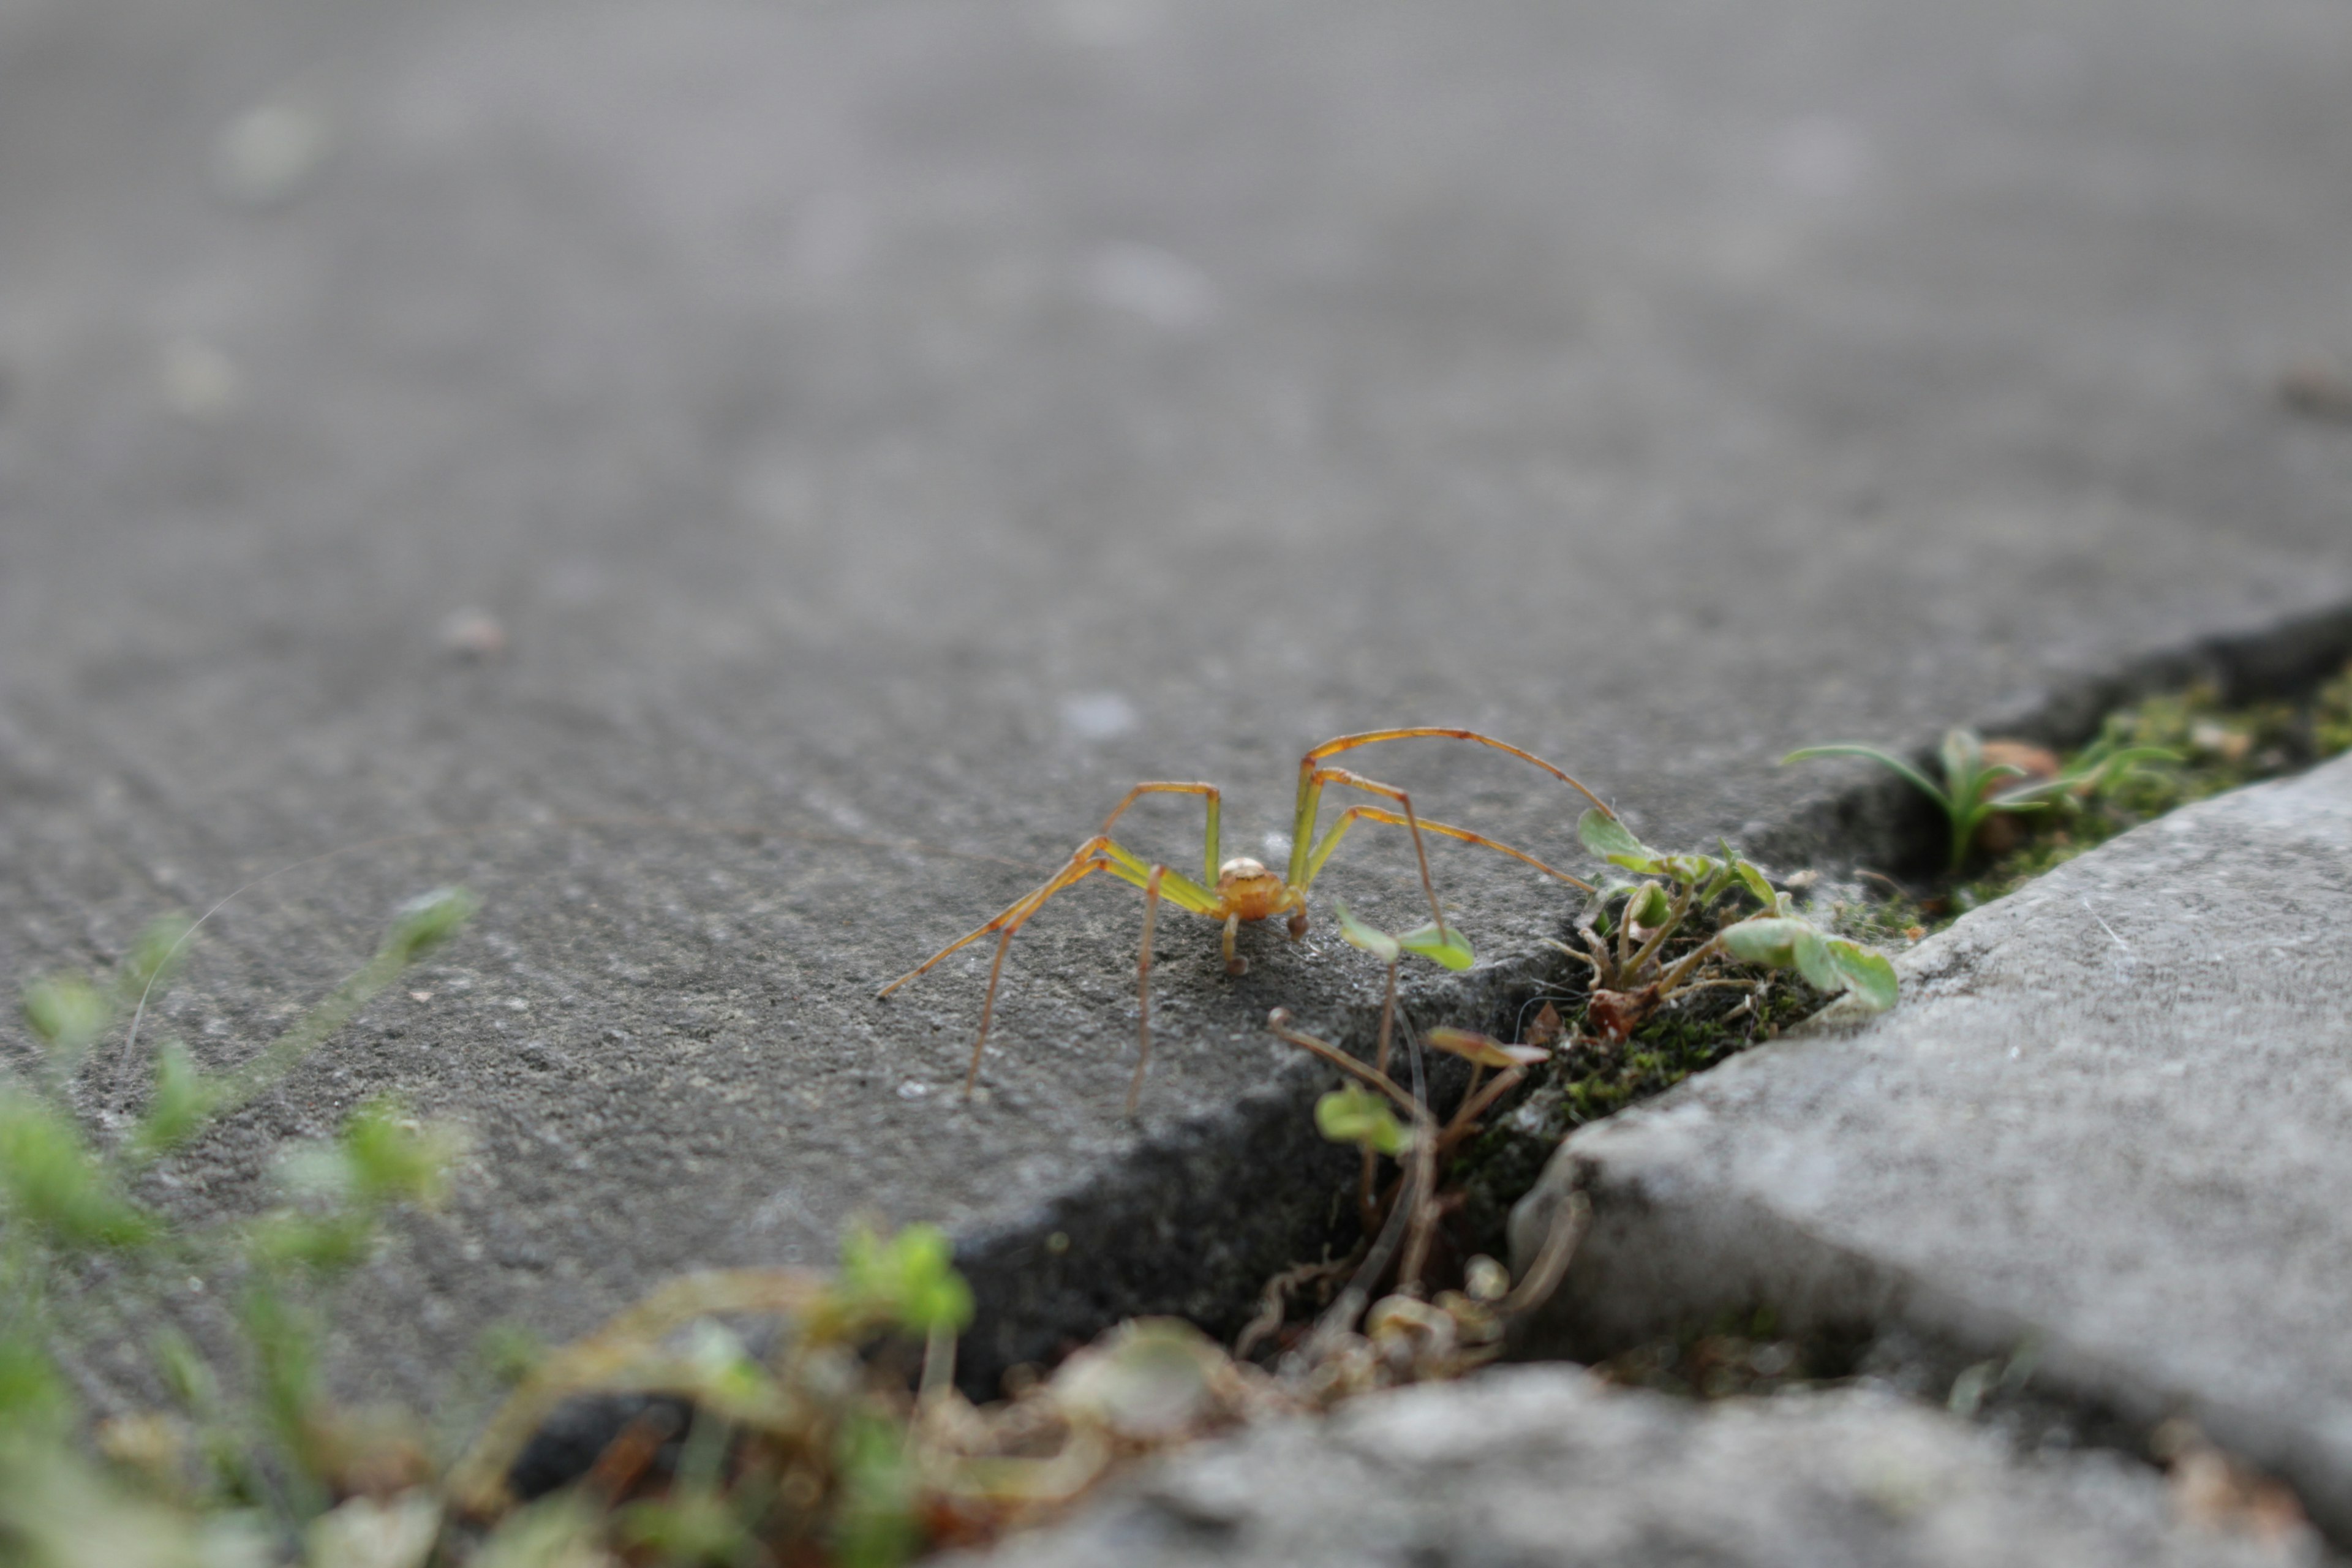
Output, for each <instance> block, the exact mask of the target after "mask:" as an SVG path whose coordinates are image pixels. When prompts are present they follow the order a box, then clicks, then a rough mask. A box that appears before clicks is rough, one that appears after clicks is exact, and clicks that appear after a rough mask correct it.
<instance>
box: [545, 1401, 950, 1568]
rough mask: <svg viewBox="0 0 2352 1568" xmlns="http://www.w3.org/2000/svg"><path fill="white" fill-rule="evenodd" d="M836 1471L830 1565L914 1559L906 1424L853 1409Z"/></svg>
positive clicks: (918, 1524) (912, 1473) (915, 1481)
mask: <svg viewBox="0 0 2352 1568" xmlns="http://www.w3.org/2000/svg"><path fill="white" fill-rule="evenodd" d="M833 1467H834V1474H835V1478H836V1480H835V1501H834V1505H833V1513H832V1521H831V1534H832V1540H831V1542H828V1544H829V1545H830V1547H831V1548H832V1555H831V1559H830V1560H831V1561H832V1562H834V1563H837V1564H839V1568H898V1564H900V1563H905V1562H908V1560H910V1559H911V1558H913V1556H914V1555H915V1553H916V1552H919V1551H920V1550H921V1549H922V1546H923V1539H924V1531H923V1524H922V1520H921V1517H920V1515H919V1512H918V1510H917V1501H918V1499H919V1493H920V1489H921V1484H922V1478H921V1476H920V1474H919V1472H918V1471H917V1469H916V1468H915V1459H914V1458H913V1456H912V1455H910V1454H909V1453H908V1443H907V1434H906V1429H905V1426H904V1424H903V1423H902V1422H900V1421H897V1420H893V1419H890V1418H888V1417H886V1416H883V1415H877V1414H875V1413H873V1412H871V1411H866V1410H854V1411H853V1412H852V1413H851V1415H850V1416H849V1418H848V1419H847V1420H845V1422H843V1423H842V1426H841V1427H840V1430H839V1432H838V1433H837V1434H836V1436H835V1439H834V1452H833ZM589 1539H591V1540H592V1541H593V1536H592V1537H590V1538H589ZM583 1560H584V1559H583ZM519 1561H520V1560H519ZM500 1568H504V1565H503V1564H501V1565H500Z"/></svg>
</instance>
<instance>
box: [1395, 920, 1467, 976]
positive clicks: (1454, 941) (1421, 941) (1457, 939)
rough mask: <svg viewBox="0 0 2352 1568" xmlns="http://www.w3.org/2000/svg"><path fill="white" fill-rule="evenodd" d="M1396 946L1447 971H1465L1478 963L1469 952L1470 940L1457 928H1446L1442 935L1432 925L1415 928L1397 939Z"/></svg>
mask: <svg viewBox="0 0 2352 1568" xmlns="http://www.w3.org/2000/svg"><path fill="white" fill-rule="evenodd" d="M1396 944H1397V945H1398V946H1399V947H1401V948H1402V949H1404V950H1405V951H1406V952H1411V953H1418V954H1419V955H1420V956H1422V957H1423V958H1425V959H1428V960H1429V961H1430V962H1431V963H1439V964H1443V965H1444V966H1445V967H1446V968H1448V969H1467V968H1469V967H1470V966H1471V965H1472V964H1474V963H1477V962H1478V955H1477V954H1475V953H1474V952H1471V951H1470V939H1469V938H1468V937H1465V936H1464V935H1463V934H1462V931H1461V928H1460V927H1458V926H1447V927H1446V928H1445V930H1444V931H1443V932H1442V933H1441V932H1440V931H1438V929H1437V928H1436V927H1435V926H1433V925H1432V926H1416V927H1414V928H1413V929H1412V930H1411V931H1407V932H1405V933H1404V934H1403V935H1402V936H1401V937H1398V938H1397V939H1396Z"/></svg>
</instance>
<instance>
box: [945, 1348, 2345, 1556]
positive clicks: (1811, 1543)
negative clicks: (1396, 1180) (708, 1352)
mask: <svg viewBox="0 0 2352 1568" xmlns="http://www.w3.org/2000/svg"><path fill="white" fill-rule="evenodd" d="M2315 1547H2316V1542H2315V1541H2313V1540H2312V1539H2311V1538H2309V1536H2308V1535H2307V1533H2306V1534H2305V1535H2304V1536H2303V1537H2301V1538H2300V1539H2294V1538H2288V1539H2283V1540H2272V1541H2257V1540H2253V1539H2250V1538H2248V1537H2245V1536H2242V1535H2225V1534H2222V1533H2220V1532H2218V1531H2214V1530H2210V1529H2207V1528H2204V1527H2201V1526H2197V1525H2188V1524H2177V1523H2175V1522H2174V1521H2173V1520H2172V1519H2171V1517H2170V1510H2169V1509H2168V1506H2167V1500H2166V1497H2165V1494H2164V1486H2163V1482H2162V1480H2161V1479H2160V1478H2159V1477H2158V1475H2157V1473H2156V1472H2155V1471H2154V1470H2153V1469H2150V1468H2144V1467H2140V1466H2137V1465H2134V1464H2132V1463H2130V1462H2129V1461H2126V1460H2124V1459H2121V1458H2117V1457H2116V1456H2114V1455H2111V1454H2085V1455H2082V1456H2071V1455H2057V1456H2047V1457H2044V1458H2041V1459H2039V1460H2037V1461H2035V1462H2032V1463H2031V1464H2027V1463H2021V1462H2019V1461H2018V1460H2016V1459H2014V1458H2011V1456H2010V1455H2009V1454H2008V1453H2007V1452H2006V1451H2005V1450H2004V1449H2003V1447H2002V1446H2001V1444H2000V1441H1999V1440H1998V1439H1997V1438H1995V1437H1994V1436H1992V1435H1991V1434H1990V1433H1988V1432H1986V1431H1983V1430H1982V1429H1972V1428H1970V1427H1969V1426H1966V1425H1964V1424H1962V1423H1960V1422H1958V1421H1956V1420H1954V1419H1952V1418H1951V1417H1949V1416H1947V1415H1943V1414H1942V1413H1940V1412H1938V1411H1933V1410H1927V1409H1923V1408H1920V1407H1918V1406H1916V1405H1906V1404H1904V1403H1901V1402H1899V1401H1897V1400H1895V1399H1893V1398H1891V1397H1888V1396H1886V1395H1885V1394H1874V1393H1871V1392H1867V1391H1862V1390H1847V1391H1842V1392H1839V1393H1834V1394H1784V1395H1780V1396H1779V1397H1776V1398H1771V1399H1765V1400H1733V1401H1729V1402H1727V1403H1725V1404H1721V1405H1692V1404H1689V1403H1687V1402H1685V1401H1680V1400H1675V1399H1671V1398H1668V1397H1666V1396H1664V1395H1663V1394H1649V1393H1641V1392H1632V1391H1628V1390H1623V1389H1611V1388H1607V1387H1605V1386H1603V1385H1602V1384H1600V1383H1598V1382H1597V1381H1596V1380H1594V1379H1592V1378H1591V1377H1590V1376H1589V1375H1587V1374H1586V1373H1581V1372H1579V1371H1575V1370H1573V1369H1570V1368H1566V1367H1542V1368H1537V1367H1510V1368H1503V1369H1498V1370H1494V1371H1489V1372H1487V1373H1482V1374H1480V1375H1479V1376H1477V1377H1475V1378H1473V1379H1472V1380H1470V1381H1469V1382H1468V1383H1466V1384H1456V1385H1451V1386H1430V1387H1423V1388H1415V1389H1410V1390H1405V1391H1402V1392H1400V1393H1394V1394H1375V1395H1372V1396H1370V1397H1368V1398H1365V1399H1362V1400H1360V1401H1358V1402H1356V1403H1355V1404H1353V1405H1349V1406H1347V1407H1345V1408H1344V1409H1342V1410H1341V1411H1340V1412H1339V1414H1338V1415H1334V1416H1333V1417H1331V1418H1330V1419H1329V1420H1328V1421H1326V1422H1320V1423H1316V1422H1292V1423H1285V1424H1281V1425H1276V1426H1270V1427H1266V1428H1263V1429H1260V1430H1256V1431H1253V1432H1251V1433H1249V1434H1247V1435H1245V1436H1242V1437H1239V1438H1236V1439H1234V1440H1231V1441H1227V1442H1221V1443H1216V1444H1213V1445H1209V1446H1206V1447H1202V1448H1199V1449H1195V1450H1192V1451H1189V1452H1186V1453H1183V1454H1181V1455H1179V1456H1177V1457H1176V1458H1172V1459H1169V1460H1165V1461H1162V1462H1160V1463H1159V1464H1157V1465H1155V1466H1153V1467H1151V1468H1149V1469H1147V1470H1145V1471H1144V1472H1143V1473H1142V1474H1140V1475H1139V1476H1137V1477H1135V1478H1133V1479H1129V1480H1127V1481H1125V1482H1122V1483H1118V1484H1117V1485H1116V1486H1115V1487H1114V1488H1113V1489H1112V1490H1111V1491H1110V1492H1109V1493H1108V1494H1107V1495H1106V1496H1104V1497H1103V1498H1101V1499H1099V1500H1096V1501H1094V1502H1091V1503H1089V1504H1088V1505H1087V1506H1086V1507H1085V1508H1084V1509H1083V1510H1081V1511H1080V1512H1079V1514H1078V1516H1077V1517H1076V1519H1074V1520H1072V1521H1070V1522H1068V1523H1067V1524H1065V1525H1062V1526H1060V1527H1057V1528H1054V1529H1049V1530H1046V1531H1040V1532H1038V1533H1036V1534H1034V1535H1032V1536H1028V1537H1016V1538H1015V1539H1014V1540H1013V1541H1012V1542H1008V1543H1007V1544H1006V1545H1004V1546H1003V1547H1001V1548H1000V1549H998V1550H997V1551H996V1552H992V1553H989V1554H986V1555H984V1556H975V1557H971V1558H950V1559H947V1560H946V1561H949V1562H957V1563H990V1564H992V1565H994V1564H1002V1565H1005V1568H1012V1565H1015V1564H1017V1565H1019V1568H1062V1565H1064V1564H1067V1565H1068V1568H1080V1565H1082V1564H1086V1565H1091V1564H1098V1563H1119V1564H1122V1565H1123V1568H1179V1565H1181V1564H1194V1563H1199V1564H1207V1563H1218V1564H1260V1563H1262V1564H1265V1565H1266V1568H1275V1565H1277V1564H1279V1565H1282V1568H1309V1565H1318V1564H1325V1563H1328V1564H1331V1565H1333V1568H1339V1565H1341V1564H1347V1565H1349V1568H1353V1565H1356V1564H1363V1565H1365V1568H1373V1565H1386V1564H1397V1565H1399V1568H1404V1565H1408V1564H1412V1565H1419V1564H1425V1563H1445V1564H1448V1565H1449V1568H1489V1565H1493V1568H1502V1565H1504V1564H1509V1565H1511V1568H1552V1565H1555V1564H1556V1565H1558V1568H1604V1565H1606V1568H1653V1565H1655V1564H1662V1563H1709V1564H1722V1565H1723V1568H1734V1565H1737V1568H1768V1565H1769V1568H1781V1565H1784V1564H1785V1565H1786V1568H1845V1565H1848V1564H1851V1565H1853V1568H1978V1565H1981V1568H2013V1565H2015V1564H2019V1563H2053V1564H2054V1563H2065V1564H2069V1565H2070V1568H2104V1565H2106V1564H2113V1565H2115V1568H2125V1565H2126V1564H2131V1565H2133V1568H2137V1565H2139V1564H2155V1563H2164V1564H2172V1563H2180V1564H2188V1563H2210V1564H2215V1565H2217V1568H2218V1565H2221V1564H2229V1563H2242V1564H2246V1565H2248V1568H2252V1565H2253V1564H2257V1563H2262V1564H2269V1565H2272V1568H2278V1565H2280V1564H2284V1563H2294V1562H2299V1561H2300V1562H2310V1561H2315V1558H2316V1551H2315Z"/></svg>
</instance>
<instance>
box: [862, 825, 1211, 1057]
mask: <svg viewBox="0 0 2352 1568" xmlns="http://www.w3.org/2000/svg"><path fill="white" fill-rule="evenodd" d="M1097 871H1108V872H1109V873H1110V874H1111V875H1113V876H1115V877H1117V878H1118V879H1120V880H1122V881H1127V882H1132V883H1134V884H1135V885H1136V886H1138V887H1139V888H1143V889H1145V890H1146V892H1147V893H1150V892H1151V891H1152V887H1151V885H1152V884H1153V883H1154V882H1157V883H1158V884H1159V889H1158V891H1157V893H1156V894H1155V895H1154V901H1155V903H1156V901H1157V900H1158V899H1163V898H1164V899H1166V900H1168V901H1169V902H1171V903H1173V904H1175V905H1177V906H1179V907H1180V908H1182V909H1186V910H1191V911H1192V912H1193V913H1195V914H1207V913H1209V912H1210V911H1211V910H1214V909H1215V908H1216V907H1217V899H1216V896H1215V895H1214V894H1213V893H1211V892H1209V891H1208V890H1207V889H1204V888H1202V887H1201V886H1200V885H1199V884H1198V883H1196V882H1194V881H1193V880H1192V879H1191V878H1189V877H1183V876H1180V875H1178V874H1177V873H1176V872H1174V871H1171V870H1169V869H1168V868H1166V867H1152V866H1149V865H1147V864H1145V863H1144V862H1143V861H1142V860H1140V859H1139V858H1137V857H1135V856H1134V855H1132V854H1130V853H1129V852H1128V851H1127V850H1126V849H1123V848H1121V847H1119V846H1118V845H1117V844H1115V843H1113V842H1112V841H1111V840H1110V839H1108V838H1107V837H1103V836H1102V835H1101V834H1097V835H1095V836H1094V837H1092V838H1089V839H1087V841H1086V842H1085V843H1084V844H1081V845H1079V846H1078V847H1077V848H1076V849H1074V850H1072V851H1071V852H1070V858H1069V859H1068V860H1067V861H1066V862H1065V863H1064V865H1063V867H1062V868H1061V869H1060V870H1059V871H1056V872H1055V873H1054V875H1053V877H1052V878H1051V879H1048V880H1047V881H1046V882H1045V884H1044V885H1043V886H1042V887H1039V888H1038V889H1035V890H1034V891H1033V892H1030V893H1026V894H1024V895H1023V896H1022V897H1021V898H1019V899H1016V900H1013V902H1012V903H1011V904H1010V905H1008V906H1006V908H1005V910H1004V911H1003V913H1002V914H999V915H998V916H997V917H996V918H995V919H994V920H992V921H989V922H988V923H987V924H985V925H983V926H981V927H979V928H978V929H977V930H974V931H966V932H965V933H964V934H963V935H961V936H960V937H958V938H956V940H955V941H953V942H950V943H948V945H947V946H945V947H943V948H941V949H940V951H939V952H935V953H933V954H931V956H930V957H929V958H927V959H925V960H923V962H922V963H919V964H917V965H916V966H915V967H914V968H912V969H910V970H908V972H907V973H904V974H901V975H900V976H898V979H896V980H893V981H892V982H890V984H887V985H885V986H884V987H882V989H881V990H879V991H877V992H876V993H875V995H876V997H877V1000H878V999H879V998H881V997H884V996H887V995H889V994H891V993H892V992H893V991H896V990H898V987H900V986H901V985H904V984H907V982H908V981H909V980H912V979H914V978H915V977H916V976H918V975H919V974H922V973H926V972H928V971H929V970H930V969H932V968H934V967H936V966H937V965H938V964H939V963H940V962H941V961H942V960H944V959H946V958H947V957H949V956H950V954H952V953H956V952H961V951H962V950H963V949H965V948H967V947H969V946H971V944H972V943H973V942H978V941H979V940H980V939H981V938H982V937H984V936H987V935H989V934H990V933H992V932H994V933H996V934H997V942H996V957H995V960H994V962H992V963H991V964H990V965H989V968H988V996H987V999H986V1000H985V1001H983V1002H982V1004H981V1008H980V1037H979V1038H978V1039H976V1040H974V1041H973V1042H972V1045H971V1068H969V1069H967V1070H966V1072H965V1074H964V1080H963V1091H964V1094H965V1095H966V1097H969V1096H970V1095H971V1090H972V1086H973V1085H974V1084H976V1083H978V1082H979V1081H980V1058H981V1052H982V1049H983V1048H984V1047H986V1046H987V1044H988V1026H989V1024H990V1022H991V1020H992V1019H993V1018H994V1017H995V1016H996V986H997V983H998V981H999V980H1001V979H1002V978H1003V973H1004V954H1005V952H1006V950H1007V949H1009V948H1010V947H1011V946H1012V945H1013V932H1015V931H1019V930H1020V929H1021V928H1022V927H1023V926H1024V925H1025V924H1027V923H1028V921H1029V918H1030V917H1031V916H1032V915H1034V914H1035V913H1036V912H1037V911H1038V910H1041V909H1043V908H1045V902H1046V900H1049V899H1051V898H1052V897H1053V896H1054V895H1055V894H1056V893H1058V892H1061V891H1062V890H1063V889H1066V888H1070V887H1075V886H1076V884H1078V883H1079V882H1082V881H1084V880H1086V879H1087V878H1088V877H1091V876H1093V875H1094V874H1095V873H1096V872H1097Z"/></svg>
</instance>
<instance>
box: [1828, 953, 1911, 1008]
mask: <svg viewBox="0 0 2352 1568" xmlns="http://www.w3.org/2000/svg"><path fill="white" fill-rule="evenodd" d="M1828 945H1829V953H1830V963H1832V964H1833V965H1835V966H1836V969H1837V972H1838V973H1839V975H1840V976H1842V977H1843V979H1844V981H1845V988H1846V989H1847V990H1848V991H1850V992H1852V993H1853V994H1854V995H1856V996H1859V997H1860V998H1862V1000H1863V1001H1864V1002H1866V1003H1868V1004H1869V1005H1871V1006H1873V1007H1874V1008H1876V1009H1877V1010H1878V1011H1880V1012H1882V1013H1884V1012H1885V1011H1886V1009H1888V1008H1889V1007H1892V1006H1894V1005H1895V991H1896V987H1895V965H1893V964H1892V963H1887V962H1886V958H1885V955H1884V954H1883V953H1876V952H1871V951H1870V950H1869V949H1868V948H1866V947H1864V946H1862V945H1861V944H1860V943H1858V942H1848V941H1846V940H1845V939H1844V938H1843V937H1832V938H1830V939H1829V944H1828Z"/></svg>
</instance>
